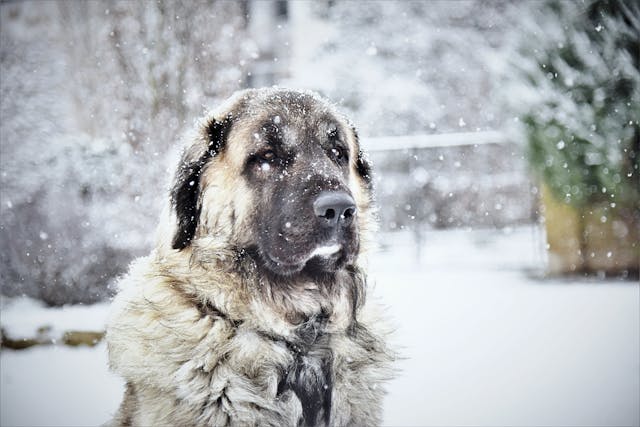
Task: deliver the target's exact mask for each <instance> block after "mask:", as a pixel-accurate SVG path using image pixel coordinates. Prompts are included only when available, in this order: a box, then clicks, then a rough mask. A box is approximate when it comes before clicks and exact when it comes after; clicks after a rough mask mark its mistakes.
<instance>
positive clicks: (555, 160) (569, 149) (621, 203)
mask: <svg viewBox="0 0 640 427" xmlns="http://www.w3.org/2000/svg"><path fill="white" fill-rule="evenodd" d="M639 17H640V6H639V4H638V3H637V2H625V1H618V0H611V1H589V2H586V3H580V2H560V1H554V2H548V3H546V4H545V5H544V7H543V8H541V11H540V12H539V13H538V15H537V17H536V18H537V19H535V20H534V21H531V24H532V25H531V28H529V29H528V31H527V32H525V33H524V36H523V37H522V39H521V45H520V49H519V53H520V55H519V56H518V57H517V58H516V59H515V60H514V61H513V62H514V64H515V67H514V68H515V69H516V70H518V71H519V73H518V74H517V77H518V80H517V82H516V83H515V84H514V85H512V86H510V87H509V90H510V93H511V94H513V93H517V94H518V96H514V97H513V101H514V104H513V107H514V108H515V109H516V111H517V112H519V113H520V116H521V120H522V122H523V123H524V127H525V133H526V135H527V138H528V141H529V144H528V148H529V155H530V160H531V164H532V166H533V167H534V168H535V170H536V171H537V172H539V174H540V175H541V176H542V177H543V179H544V182H545V183H546V184H547V185H548V186H549V188H550V189H551V191H552V192H553V193H554V194H555V196H556V197H557V198H558V199H559V200H563V201H565V202H566V203H569V204H572V205H574V206H577V207H582V206H585V205H587V206H588V205H593V204H594V203H598V202H606V203H610V206H611V207H616V206H618V207H627V208H630V207H631V208H635V209H637V203H638V202H639V200H640V192H639V191H640V186H639V185H638V174H639V173H640V171H639V165H640V145H639V140H640V122H639V118H640V64H639V62H638V46H640V18H639ZM514 87H515V88H514Z"/></svg>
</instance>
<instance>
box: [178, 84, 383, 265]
mask: <svg viewBox="0 0 640 427" xmlns="http://www.w3.org/2000/svg"><path fill="white" fill-rule="evenodd" d="M370 187H371V175H370V167H369V164H368V163H367V161H366V160H365V158H364V157H363V154H362V151H361V150H360V147H359V143H358V137H357V134H356V131H355V128H354V127H353V126H352V125H351V124H350V123H349V122H348V121H347V120H346V119H345V118H344V117H343V116H341V115H340V114H339V113H337V112H336V110H335V109H334V108H333V106H332V105H331V104H329V103H328V102H326V101H325V100H323V99H321V98H320V97H318V96H317V95H315V94H313V93H309V92H298V91H290V90H283V89H257V90H248V91H244V92H241V93H239V94H238V95H236V96H235V97H233V98H232V99H230V100H229V101H228V102H227V104H225V106H224V107H223V108H222V109H221V110H219V112H218V113H216V114H213V115H212V117H209V118H207V119H206V120H205V121H204V122H203V124H202V126H201V129H200V131H199V134H198V136H197V137H196V138H194V140H193V141H192V143H191V145H190V146H188V147H187V148H186V150H185V152H184V154H183V157H182V160H181V163H180V165H179V167H178V170H177V172H176V175H175V180H174V184H173V188H172V191H171V202H172V203H171V205H172V209H173V210H174V213H175V223H176V227H175V228H174V231H173V237H172V243H171V245H172V248H173V249H174V250H178V251H183V250H188V249H189V248H190V247H191V246H192V245H194V244H195V243H196V242H197V241H198V240H202V241H203V242H205V241H206V239H212V238H214V239H215V240H216V241H220V239H222V240H223V241H224V242H225V244H226V245H228V246H229V247H233V248H237V249H239V250H244V251H246V252H247V253H250V254H252V255H253V256H254V257H255V258H256V261H258V263H259V264H260V265H261V266H263V267H266V268H267V269H268V270H269V271H270V272H271V273H274V274H276V275H284V276H290V275H294V274H297V273H300V272H303V271H304V272H307V273H330V272H333V271H336V270H338V269H340V268H342V267H344V266H345V265H349V264H351V263H353V262H355V260H356V258H357V256H358V253H359V251H360V241H361V235H362V232H363V231H364V230H365V229H366V228H367V224H368V222H369V221H370V215H371V213H370V207H369V205H370V201H371V199H370V195H371V193H370V190H371V188H370Z"/></svg>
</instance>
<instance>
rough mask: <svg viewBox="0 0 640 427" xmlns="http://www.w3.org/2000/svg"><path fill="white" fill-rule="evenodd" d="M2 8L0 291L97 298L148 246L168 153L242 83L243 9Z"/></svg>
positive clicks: (134, 5) (161, 5)
mask: <svg viewBox="0 0 640 427" xmlns="http://www.w3.org/2000/svg"><path fill="white" fill-rule="evenodd" d="M0 14H1V19H2V21H1V23H0V28H1V30H0V61H1V63H0V64H1V67H2V70H1V71H2V72H1V74H0V94H1V98H0V107H1V108H0V112H1V120H0V169H1V174H0V198H1V203H0V239H1V240H2V246H1V247H0V290H1V291H2V293H4V294H10V295H16V294H26V295H30V296H33V297H36V298H41V299H43V300H45V301H47V302H48V303H51V304H63V303H70V302H91V301H96V300H99V299H102V298H104V297H105V296H106V295H108V294H109V289H108V283H109V282H110V281H111V280H112V279H113V278H114V277H115V276H116V275H117V274H120V273H122V272H123V271H124V270H125V269H126V266H127V263H128V262H129V261H130V259H131V258H132V257H133V256H135V255H138V254H141V253H143V252H145V251H146V250H147V248H148V247H149V245H150V243H151V240H152V238H153V237H152V236H153V230H154V229H155V226H156V221H157V216H158V212H159V209H160V206H161V200H162V196H163V194H164V192H163V191H162V190H163V189H164V187H165V185H166V184H168V182H169V179H170V175H171V171H168V170H167V166H168V164H169V162H168V161H167V159H168V157H171V153H170V151H171V150H170V148H173V147H177V146H179V144H178V140H179V139H180V137H181V135H182V133H183V131H184V130H185V129H186V128H189V127H190V126H191V125H192V121H193V120H194V119H196V118H198V117H200V116H201V115H202V114H203V112H204V110H205V109H206V108H207V107H209V106H213V105H215V104H216V103H217V102H218V101H219V100H221V99H223V98H226V97H227V96H228V95H229V94H230V93H232V92H233V91H234V90H236V89H238V88H240V87H242V86H243V85H244V77H245V75H246V69H247V68H248V67H249V66H250V64H251V58H252V56H254V50H255V47H254V46H253V44H252V42H251V40H250V38H249V37H247V35H246V29H245V20H246V17H245V11H244V8H243V5H242V4H241V3H236V2H207V3H200V2H197V3H196V2H193V3H192V2H45V3H37V2H24V3H2V4H1V5H0ZM168 153H169V154H168Z"/></svg>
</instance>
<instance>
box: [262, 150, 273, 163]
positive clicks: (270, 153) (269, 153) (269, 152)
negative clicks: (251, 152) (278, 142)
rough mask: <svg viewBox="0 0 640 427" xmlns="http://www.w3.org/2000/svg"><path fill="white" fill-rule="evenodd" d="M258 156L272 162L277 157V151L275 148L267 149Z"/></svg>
mask: <svg viewBox="0 0 640 427" xmlns="http://www.w3.org/2000/svg"><path fill="white" fill-rule="evenodd" d="M258 157H259V158H260V160H263V161H265V162H270V161H272V160H274V159H275V158H276V153H275V152H274V151H273V150H267V151H263V152H262V153H260V154H258Z"/></svg>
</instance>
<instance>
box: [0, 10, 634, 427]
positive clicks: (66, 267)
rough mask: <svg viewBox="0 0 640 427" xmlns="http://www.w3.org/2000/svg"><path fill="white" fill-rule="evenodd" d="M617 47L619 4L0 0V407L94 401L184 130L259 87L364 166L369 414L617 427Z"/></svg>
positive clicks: (73, 410)
mask: <svg viewBox="0 0 640 427" xmlns="http://www.w3.org/2000/svg"><path fill="white" fill-rule="evenodd" d="M639 43H640V3H638V2H635V1H622V0H618V1H613V0H612V1H604V0H600V1H593V0H584V1H530V2H526V1H518V2H508V1H491V2H482V1H473V0H468V1H375V2H365V1H362V2H355V1H339V0H319V1H314V2H310V1H309V2H307V1H286V0H282V1H267V0H264V1H259V0H243V1H206V2H180V1H157V2H156V1H154V2H128V1H127V2H111V1H101V2H97V1H95V2H94V1H83V2H80V1H50V2H35V1H34V2H29V1H24V2H20V1H3V2H0V242H1V246H0V293H1V294H2V299H1V300H0V301H1V303H0V308H1V310H2V311H0V326H1V327H2V351H1V355H0V367H1V368H2V372H1V373H0V380H1V383H0V385H1V387H2V393H1V396H2V400H1V404H2V410H1V411H0V412H1V413H2V418H1V419H0V421H1V422H2V424H3V425H34V424H41V425H42V424H45V425H46V424H65V425H70V424H78V425H86V424H98V423H101V422H104V421H106V420H107V419H108V417H109V414H110V413H112V411H113V410H114V409H115V408H116V407H117V404H118V402H119V399H120V393H121V391H122V384H121V383H120V382H119V380H118V379H116V378H113V377H111V376H110V375H109V374H108V372H107V367H106V356H105V349H104V345H103V343H101V341H100V338H101V333H102V332H101V331H102V328H103V327H104V318H105V316H106V312H107V310H108V301H109V298H110V297H111V296H112V295H113V293H114V283H115V281H116V279H117V277H118V276H119V275H121V274H124V273H125V272H126V269H127V266H128V264H129V262H130V261H131V260H132V259H133V258H135V257H136V256H140V255H144V254H146V253H147V252H148V251H149V250H150V248H151V245H152V242H153V233H154V230H155V227H156V225H157V221H158V216H159V212H160V209H161V206H162V203H163V202H164V198H165V197H166V188H167V185H168V183H169V180H170V179H171V175H172V172H173V166H172V165H173V164H174V163H175V161H176V159H177V153H178V152H179V148H180V141H181V138H182V135H183V134H184V133H185V131H187V130H188V129H191V128H192V127H193V125H194V122H195V120H196V119H198V118H199V117H201V116H202V115H203V114H204V112H205V111H207V110H208V109H212V108H215V107H216V106H217V105H218V104H219V103H220V102H222V101H223V100H224V99H226V98H227V97H228V96H229V95H231V94H232V93H233V92H234V91H236V90H238V89H242V88H247V87H261V86H270V85H279V86H286V87H293V88H301V89H311V90H315V91H317V92H319V93H320V94H322V95H324V96H326V97H328V98H330V99H331V100H333V101H334V102H335V103H336V104H337V105H338V107H339V109H340V110H342V111H343V112H345V113H346V114H347V115H348V116H350V117H351V118H352V119H353V121H354V122H355V124H356V126H357V127H358V129H359V133H360V135H361V140H362V144H363V146H364V148H365V149H366V150H367V151H368V153H369V157H370V159H371V160H372V162H373V165H374V172H375V189H376V198H377V203H378V205H379V207H380V210H379V222H380V233H379V235H378V244H379V246H380V248H379V249H378V250H377V251H376V252H375V253H374V254H373V255H372V275H371V284H372V287H373V288H374V294H375V295H376V296H377V297H379V298H380V299H381V301H382V302H383V303H384V304H386V305H388V306H389V311H390V314H391V315H392V317H394V318H395V319H396V323H397V334H396V339H397V340H398V344H399V345H400V346H401V347H402V348H404V352H403V354H405V355H406V356H407V358H406V360H404V361H403V362H401V366H400V367H401V369H402V373H401V374H400V375H399V378H398V379H397V380H395V381H394V382H393V383H392V384H391V386H390V390H389V391H390V392H389V397H388V402H387V406H386V409H385V410H386V412H385V424H387V425H638V424H639V423H640V409H639V404H638V401H640V362H638V360H640V327H639V326H638V324H639V323H640V293H639V285H638V269H639V262H640V261H639V260H640V243H639V240H640V181H639V173H640V171H639V164H640V157H639V156H640V123H639V120H640V58H639V57H640V50H639V49H640V47H639V46H640V45H639ZM83 334H85V335H83ZM86 334H89V335H86ZM92 334H93V335H92ZM63 344H67V345H63ZM75 346H78V347H75ZM94 346H95V347H94ZM78 370H83V374H82V375H79V374H78ZM59 390H64V391H65V395H66V396H68V399H66V400H60V399H58V400H56V399H51V396H55V395H60V393H59V392H58V391H59ZM87 390H91V393H90V394H87ZM69 396H70V397H69ZM85 401H87V402H89V403H87V402H85ZM36 402H37V403H38V406H39V407H40V408H41V410H40V411H37V412H34V411H30V410H29V407H30V405H34V404H35V403H36ZM45 402H46V403H45ZM80 402H85V403H82V405H81V404H80ZM96 402H98V403H97V404H96ZM81 407H83V408H85V409H79V408H81Z"/></svg>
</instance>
